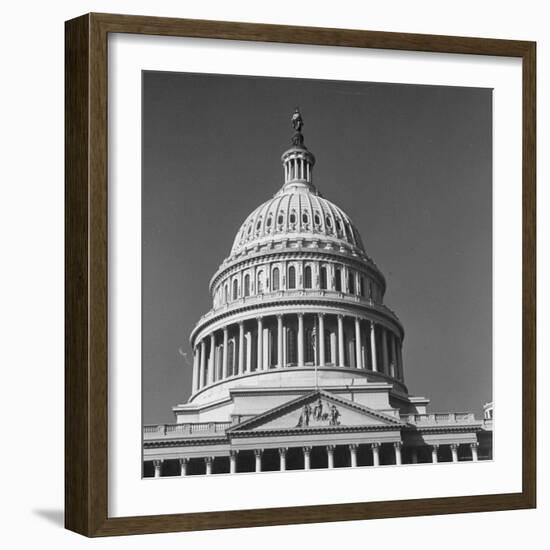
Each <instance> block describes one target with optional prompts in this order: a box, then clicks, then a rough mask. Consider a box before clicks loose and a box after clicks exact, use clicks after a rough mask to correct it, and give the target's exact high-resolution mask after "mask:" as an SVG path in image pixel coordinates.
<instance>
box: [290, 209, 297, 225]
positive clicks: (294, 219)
mask: <svg viewBox="0 0 550 550" xmlns="http://www.w3.org/2000/svg"><path fill="white" fill-rule="evenodd" d="M290 223H296V214H295V213H294V212H292V213H291V214H290Z"/></svg>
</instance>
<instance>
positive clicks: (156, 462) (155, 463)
mask: <svg viewBox="0 0 550 550" xmlns="http://www.w3.org/2000/svg"><path fill="white" fill-rule="evenodd" d="M153 466H154V467H155V477H160V476H161V468H162V460H153Z"/></svg>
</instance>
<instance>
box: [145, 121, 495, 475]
mask: <svg viewBox="0 0 550 550" xmlns="http://www.w3.org/2000/svg"><path fill="white" fill-rule="evenodd" d="M297 121H298V122H297ZM293 125H294V129H295V133H294V136H293V138H292V146H291V147H290V148H289V149H288V150H287V151H285V153H284V154H283V156H282V163H283V174H284V184H283V186H282V188H281V189H280V190H279V192H278V193H276V194H275V196H274V197H273V198H272V199H270V200H268V201H267V202H265V203H264V204H262V205H261V206H259V207H258V208H256V209H255V210H254V211H253V212H252V213H251V214H250V215H249V216H248V217H247V219H246V220H245V222H244V223H243V224H242V226H241V228H240V229H239V231H238V232H237V235H236V237H235V241H234V244H233V247H232V249H231V253H230V255H229V256H228V258H226V259H225V260H224V262H223V263H222V264H221V266H220V267H219V269H218V270H217V272H216V273H215V274H214V276H213V277H212V280H211V282H210V292H211V296H212V303H213V307H212V309H211V310H210V311H209V312H208V313H207V314H206V315H204V316H203V317H202V318H201V319H200V320H199V322H198V323H197V325H196V326H195V328H194V330H193V331H192V334H191V337H190V343H191V346H192V349H193V376H192V394H191V396H190V398H189V400H188V402H187V403H185V404H181V405H177V406H175V407H173V412H174V414H175V419H176V422H175V423H174V424H170V425H160V426H145V428H144V434H143V438H144V476H146V477H160V476H161V475H192V474H215V473H235V472H246V471H273V470H291V469H305V470H308V469H311V468H334V467H345V466H347V467H358V466H380V465H385V464H397V465H399V464H404V463H418V462H432V463H433V462H439V461H455V462H457V461H460V460H478V459H490V458H492V409H491V416H490V418H489V417H488V415H486V418H485V419H482V420H476V418H475V417H474V415H473V414H472V413H462V412H461V413H458V412H450V413H447V412H446V413H436V414H433V413H427V411H426V406H427V405H428V403H429V401H428V400H427V399H425V398H422V397H414V396H411V395H409V393H408V390H407V387H406V385H405V377H404V367H403V353H402V346H403V339H404V330H403V327H402V325H401V323H400V321H399V319H398V317H397V315H396V314H395V313H394V312H393V311H391V310H390V309H389V308H388V307H387V306H386V305H385V304H384V303H383V300H384V293H385V290H386V283H385V279H384V276H383V274H382V273H381V271H380V270H379V269H378V267H377V266H376V264H375V263H374V261H373V260H372V259H371V258H370V257H369V256H368V255H367V253H366V251H365V249H364V247H363V243H362V241H361V237H360V235H359V232H358V231H357V229H356V228H355V226H354V225H353V223H352V222H351V220H350V219H349V217H348V216H347V215H346V214H345V213H344V212H343V211H342V210H341V209H340V208H338V207H337V206H336V205H334V204H332V203H331V202H330V201H328V200H327V199H325V198H323V197H322V196H321V195H320V193H319V192H318V190H317V189H316V187H315V186H314V184H313V179H312V172H313V166H314V164H315V158H314V156H313V154H312V153H311V152H310V151H309V150H308V149H307V148H306V147H305V145H304V139H303V135H302V132H301V129H302V126H303V122H302V119H301V116H300V114H299V113H298V112H296V113H295V114H294V117H293Z"/></svg>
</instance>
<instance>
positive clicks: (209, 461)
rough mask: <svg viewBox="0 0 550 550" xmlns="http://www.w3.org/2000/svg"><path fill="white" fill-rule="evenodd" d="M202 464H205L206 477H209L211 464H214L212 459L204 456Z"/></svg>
mask: <svg viewBox="0 0 550 550" xmlns="http://www.w3.org/2000/svg"><path fill="white" fill-rule="evenodd" d="M204 463H205V464H206V475H207V476H209V475H210V474H211V473H212V464H213V463H214V457H213V456H205V457H204Z"/></svg>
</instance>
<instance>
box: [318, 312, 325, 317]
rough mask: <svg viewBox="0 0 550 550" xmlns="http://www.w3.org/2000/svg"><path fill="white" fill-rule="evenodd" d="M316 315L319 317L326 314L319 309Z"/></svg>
mask: <svg viewBox="0 0 550 550" xmlns="http://www.w3.org/2000/svg"><path fill="white" fill-rule="evenodd" d="M317 315H318V316H319V317H324V316H325V315H326V313H325V312H324V311H319V313H317Z"/></svg>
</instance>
